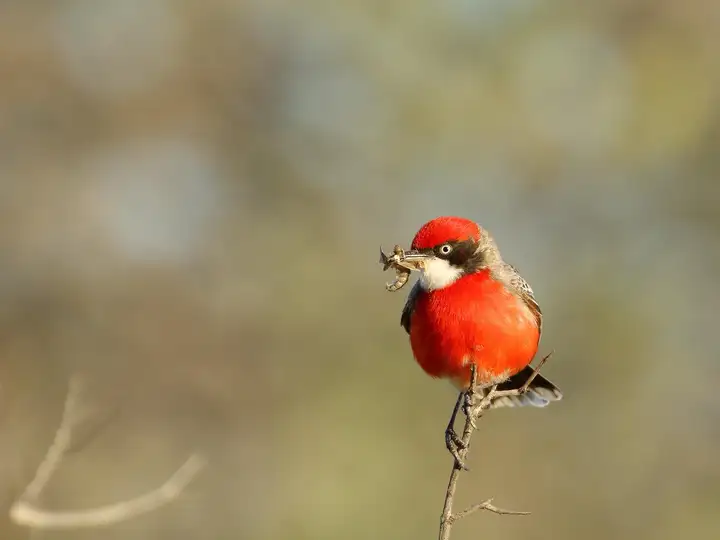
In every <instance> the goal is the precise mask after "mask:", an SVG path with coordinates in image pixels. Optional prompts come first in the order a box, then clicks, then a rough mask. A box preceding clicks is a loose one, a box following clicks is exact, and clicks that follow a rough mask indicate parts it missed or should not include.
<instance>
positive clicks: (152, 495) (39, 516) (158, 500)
mask: <svg viewBox="0 0 720 540" xmlns="http://www.w3.org/2000/svg"><path fill="white" fill-rule="evenodd" d="M80 387H81V384H80V380H79V378H78V377H72V378H71V379H70V384H69V387H68V393H67V397H66V399H65V406H64V408H63V413H62V417H61V420H60V426H59V427H58V429H57V431H56V433H55V438H54V439H53V442H52V444H51V445H50V448H48V451H47V453H46V454H45V458H44V459H43V461H42V462H41V463H40V465H39V467H38V469H37V471H36V473H35V477H34V478H33V480H32V481H31V482H30V483H29V484H28V486H27V487H26V488H25V490H24V491H23V493H22V495H20V497H19V498H18V500H17V501H15V503H14V504H13V505H12V507H11V508H10V518H11V519H12V521H14V522H15V523H16V524H18V525H22V526H26V527H31V528H37V529H63V528H65V529H68V528H80V527H99V526H107V525H112V524H115V523H119V522H121V521H126V520H128V519H131V518H134V517H137V516H139V515H141V514H145V513H148V512H151V511H153V510H156V509H157V508H160V507H161V506H163V505H165V504H167V503H169V502H171V501H172V500H174V499H176V498H177V497H178V496H179V495H180V493H182V491H183V490H184V489H185V487H186V486H187V485H188V484H189V483H190V482H191V481H192V480H193V478H195V476H197V474H198V473H199V472H200V471H201V470H202V469H203V468H204V467H205V460H204V459H203V458H201V457H200V456H198V455H192V456H190V458H188V460H187V461H186V462H185V463H184V464H183V465H182V466H181V467H180V468H179V469H178V470H177V471H176V472H175V473H174V474H173V475H172V476H171V477H170V478H169V479H168V480H167V481H165V483H164V484H162V485H161V486H160V487H158V488H157V489H155V490H153V491H150V492H148V493H145V494H143V495H140V496H138V497H135V498H133V499H130V500H126V501H121V502H118V503H115V504H110V505H105V506H100V507H97V508H91V509H87V510H79V511H57V512H56V511H50V510H43V509H41V508H38V507H37V506H36V505H35V501H37V499H38V498H39V496H40V494H41V492H42V490H43V489H44V488H45V486H46V485H47V483H48V482H49V481H50V478H51V477H52V475H53V474H54V473H55V471H56V470H57V468H58V466H59V465H60V462H61V461H62V459H63V456H64V455H65V453H66V452H67V451H68V448H69V447H70V445H71V442H72V431H73V428H74V427H76V426H77V425H78V423H79V419H81V417H82V415H81V414H80V413H79V411H78V403H77V402H78V395H79V393H80Z"/></svg>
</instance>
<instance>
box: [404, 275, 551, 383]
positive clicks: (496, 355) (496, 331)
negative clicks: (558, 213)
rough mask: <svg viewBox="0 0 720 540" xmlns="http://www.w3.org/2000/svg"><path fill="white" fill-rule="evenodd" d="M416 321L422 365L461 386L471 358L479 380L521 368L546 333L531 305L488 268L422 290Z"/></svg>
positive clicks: (413, 332)
mask: <svg viewBox="0 0 720 540" xmlns="http://www.w3.org/2000/svg"><path fill="white" fill-rule="evenodd" d="M411 321H412V323H411V325H410V344H411V347H412V350H413V354H414V356H415V359H416V360H417V362H418V364H420V366H421V367H422V368H423V370H425V372H426V373H427V374H428V375H430V376H432V377H441V378H449V379H451V380H452V381H453V382H454V383H455V384H457V385H459V386H466V385H467V384H468V383H469V380H470V363H471V362H474V363H475V364H476V365H477V373H478V382H479V383H488V384H490V383H494V382H498V381H499V380H504V379H505V378H507V377H509V376H512V375H514V374H516V373H518V372H519V371H520V370H521V369H522V368H524V367H525V366H527V365H528V364H529V363H530V362H531V361H532V359H533V357H534V356H535V353H536V351H537V348H538V341H539V338H540V331H539V329H538V325H537V321H536V319H535V316H534V315H533V313H532V312H531V311H530V309H529V308H528V306H527V305H526V304H525V303H524V302H523V301H522V299H521V298H519V297H518V296H517V295H515V294H513V293H512V292H511V291H509V290H508V289H506V288H505V286H504V285H503V283H501V282H500V281H497V280H495V279H494V278H493V277H492V275H491V273H490V271H489V270H487V269H485V270H481V271H479V272H476V273H473V274H468V275H466V276H463V277H461V278H460V279H458V280H457V281H456V282H455V283H453V284H452V285H450V286H448V287H444V288H442V289H437V290H432V291H423V292H421V293H419V295H418V297H417V299H416V301H415V305H414V310H413V313H412V319H411Z"/></svg>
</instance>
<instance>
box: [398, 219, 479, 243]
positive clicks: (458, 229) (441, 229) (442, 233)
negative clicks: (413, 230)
mask: <svg viewBox="0 0 720 540" xmlns="http://www.w3.org/2000/svg"><path fill="white" fill-rule="evenodd" d="M469 238H473V239H475V240H476V241H477V240H479V239H480V227H479V226H478V225H477V223H475V222H474V221H471V220H469V219H465V218H461V217H455V216H442V217H438V218H435V219H433V220H431V221H428V222H427V223H426V224H425V225H423V226H422V227H420V230H419V231H418V232H417V234H416V235H415V238H413V241H412V246H411V247H412V249H428V248H432V247H435V246H437V245H439V244H442V243H443V242H447V241H448V240H460V241H462V240H467V239H469Z"/></svg>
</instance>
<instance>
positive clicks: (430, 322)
mask: <svg viewBox="0 0 720 540" xmlns="http://www.w3.org/2000/svg"><path fill="white" fill-rule="evenodd" d="M401 264H402V266H403V267H405V268H408V269H413V270H417V271H419V272H420V278H419V279H418V281H417V283H415V285H414V286H413V288H412V290H411V291H410V294H409V296H408V299H407V302H406V304H405V307H404V309H403V311H402V316H401V319H400V321H401V324H402V326H403V327H404V328H405V330H406V331H407V333H408V334H409V336H410V345H411V347H412V352H413V355H414V357H415V360H416V361H417V363H418V364H419V365H420V367H421V368H422V369H423V370H424V371H425V372H426V373H427V374H428V375H430V376H432V377H437V378H443V379H449V380H450V381H451V382H452V383H453V384H454V385H455V386H456V387H457V388H458V389H466V388H467V387H468V386H469V384H470V380H471V367H470V366H471V365H472V364H475V366H476V376H477V386H478V388H479V389H480V390H479V392H480V394H481V395H482V394H483V390H482V389H483V388H485V389H487V388H489V387H491V386H493V385H495V384H498V385H499V386H498V388H497V389H498V390H499V391H501V390H515V389H518V388H520V387H522V386H523V385H524V384H525V382H526V381H527V380H528V378H529V377H530V376H531V375H532V374H533V369H532V367H530V362H531V361H532V360H533V358H534V356H535V353H536V352H537V349H538V345H539V341H540V334H541V332H542V313H541V311H540V306H539V305H538V303H537V302H536V301H535V297H534V295H533V291H532V289H531V288H530V285H528V283H527V282H526V281H525V280H524V279H523V278H522V276H520V274H519V273H518V272H517V270H516V269H515V268H514V267H513V266H511V265H510V264H508V263H506V262H505V261H503V259H502V257H501V255H500V251H499V250H498V248H497V246H496V244H495V241H494V240H493V239H492V237H491V236H490V234H489V233H488V232H487V231H486V230H484V229H483V228H481V227H480V226H478V225H477V224H476V223H474V222H473V221H470V220H468V219H464V218H460V217H438V218H436V219H433V220H432V221H429V222H428V223H426V224H425V225H423V226H422V227H421V228H420V230H419V231H418V232H417V234H416V235H415V238H414V239H413V241H412V245H411V249H410V250H408V251H405V252H404V253H403V254H402V256H401ZM560 399H562V393H561V392H560V390H559V389H558V388H557V387H556V386H555V385H554V384H553V383H551V382H550V381H548V380H547V379H546V378H544V377H543V376H541V375H539V374H538V375H536V376H535V378H534V379H533V380H532V382H531V384H530V386H529V387H528V388H527V391H526V392H525V393H523V394H521V395H514V396H503V397H499V398H497V399H496V400H494V401H493V403H492V405H491V407H517V406H524V405H532V406H535V407H544V406H546V405H547V404H548V403H549V402H551V401H557V400H560Z"/></svg>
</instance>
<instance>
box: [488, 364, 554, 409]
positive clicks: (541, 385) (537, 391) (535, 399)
mask: <svg viewBox="0 0 720 540" xmlns="http://www.w3.org/2000/svg"><path fill="white" fill-rule="evenodd" d="M532 374H533V368H532V367H531V366H528V367H526V368H525V369H523V370H522V371H520V372H519V373H516V374H515V375H513V376H512V377H510V378H509V379H508V380H507V381H505V382H503V383H502V384H499V385H498V387H497V389H498V391H501V390H516V389H518V388H520V387H522V385H524V384H525V383H526V382H527V380H528V379H529V378H530V375H532ZM562 397H563V395H562V392H561V391H560V389H559V388H558V387H557V386H555V385H554V384H553V383H551V382H550V381H548V380H547V379H546V378H545V377H543V376H542V375H540V374H537V375H536V376H535V378H534V379H533V381H532V382H531V383H530V386H529V387H528V389H527V392H525V393H524V394H521V395H518V396H505V397H500V398H497V399H494V400H493V402H492V405H490V408H491V409H497V408H500V407H526V406H532V407H546V406H547V405H548V404H549V403H550V402H551V401H560V400H561V399H562Z"/></svg>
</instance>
